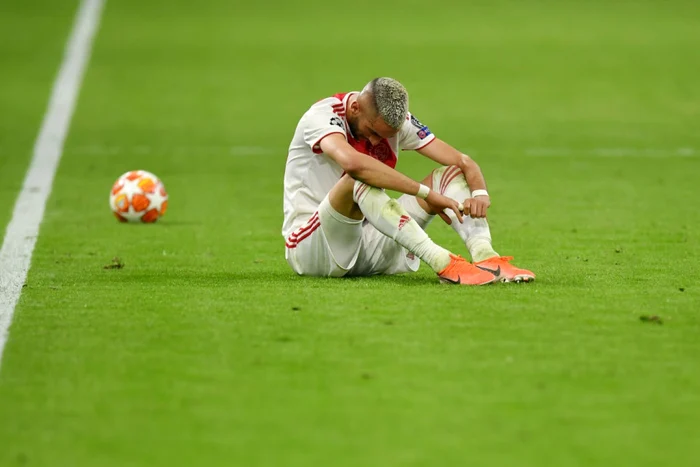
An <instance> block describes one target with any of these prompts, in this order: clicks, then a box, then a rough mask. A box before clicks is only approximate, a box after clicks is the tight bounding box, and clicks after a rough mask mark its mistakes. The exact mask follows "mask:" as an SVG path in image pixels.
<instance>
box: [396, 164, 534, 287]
mask: <svg viewBox="0 0 700 467" xmlns="http://www.w3.org/2000/svg"><path fill="white" fill-rule="evenodd" d="M422 183H423V184H424V185H428V186H429V187H431V188H432V189H433V190H435V191H438V192H439V193H441V194H443V195H445V196H448V197H450V198H452V199H455V200H457V201H463V200H466V199H469V198H471V191H470V190H469V186H468V185H467V181H466V180H465V178H464V175H463V174H462V171H461V170H460V168H459V167H456V166H447V167H440V168H438V169H435V170H434V171H433V172H432V173H431V174H430V175H428V176H427V177H426V178H425V180H423V182H422ZM412 199H413V201H411V200H407V202H404V203H403V204H404V205H405V206H406V210H407V211H408V212H409V214H411V215H413V216H414V217H416V218H420V217H421V216H422V218H423V219H426V220H424V222H425V223H426V225H427V223H428V222H430V220H429V219H431V218H432V217H434V215H435V213H433V212H432V211H431V210H430V208H429V207H428V205H427V204H426V203H425V201H423V200H422V199H417V198H415V197H412ZM446 214H447V215H448V216H449V217H450V220H452V224H451V227H452V229H454V231H455V232H457V234H458V235H459V236H460V237H461V238H462V241H464V244H465V245H466V247H467V250H469V254H470V255H471V257H472V261H474V263H475V264H477V265H480V266H482V267H490V266H493V268H499V267H500V270H501V271H502V277H501V278H502V280H506V281H521V280H522V281H529V280H532V279H534V278H535V275H534V274H533V273H532V272H530V271H528V270H525V269H519V268H516V267H514V266H512V265H510V264H508V263H509V261H510V260H511V259H512V258H511V257H501V256H499V254H498V253H496V251H495V250H494V249H493V246H491V231H490V230H489V224H488V222H487V221H486V219H474V218H471V217H469V216H464V222H463V223H461V224H460V222H459V221H458V220H457V216H455V215H454V213H453V212H451V211H448V212H447V213H446ZM490 263H493V264H490Z"/></svg>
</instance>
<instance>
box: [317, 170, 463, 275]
mask: <svg viewBox="0 0 700 467" xmlns="http://www.w3.org/2000/svg"><path fill="white" fill-rule="evenodd" d="M328 200H329V201H330V205H331V206H332V207H333V209H334V210H335V211H337V212H338V213H340V214H341V215H343V216H346V217H348V218H350V219H357V220H361V219H364V218H367V221H368V222H369V223H370V224H372V225H373V226H374V227H375V228H376V229H377V230H379V231H380V232H381V233H383V234H384V235H386V236H387V237H390V238H392V239H394V240H395V241H396V242H397V243H399V244H400V245H401V246H403V247H404V248H406V249H407V250H409V251H410V252H412V253H414V254H415V255H416V256H418V257H419V258H420V259H422V260H423V261H425V262H426V263H427V264H428V265H429V266H430V267H431V268H433V270H434V271H435V272H440V271H442V270H443V269H445V268H446V267H447V265H448V264H449V263H450V252H449V251H447V250H446V249H444V248H442V247H441V246H438V245H436V244H435V243H434V242H433V241H432V240H431V239H430V237H428V234H426V233H425V231H424V230H423V229H421V228H420V226H419V225H418V224H417V223H416V222H415V221H414V220H413V219H411V217H410V216H409V215H408V213H406V211H405V210H404V209H403V208H402V207H401V205H400V204H399V203H398V202H397V201H396V200H394V199H391V198H390V197H389V195H387V194H386V193H384V191H383V190H380V189H378V188H374V187H371V186H369V185H366V184H364V183H362V182H358V181H356V180H354V179H352V178H351V177H350V176H349V175H345V176H343V178H342V179H341V180H340V181H339V182H338V183H337V184H336V185H335V186H334V187H333V189H332V190H331V191H330V193H328Z"/></svg>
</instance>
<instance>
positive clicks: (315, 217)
mask: <svg viewBox="0 0 700 467" xmlns="http://www.w3.org/2000/svg"><path fill="white" fill-rule="evenodd" d="M317 220H318V211H316V212H315V213H314V215H313V216H311V218H310V219H309V220H308V221H306V224H304V225H302V226H301V227H299V228H298V229H296V230H295V231H294V232H292V234H291V235H290V236H289V238H288V240H294V239H296V237H298V236H299V235H301V234H302V233H304V232H305V231H307V230H309V227H311V225H312V224H313V223H314V222H316V221H317Z"/></svg>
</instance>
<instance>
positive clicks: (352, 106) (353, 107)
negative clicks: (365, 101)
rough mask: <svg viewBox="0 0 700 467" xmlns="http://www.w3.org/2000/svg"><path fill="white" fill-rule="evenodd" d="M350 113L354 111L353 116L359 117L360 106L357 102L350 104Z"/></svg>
mask: <svg viewBox="0 0 700 467" xmlns="http://www.w3.org/2000/svg"><path fill="white" fill-rule="evenodd" d="M349 110H350V111H352V113H353V115H357V114H358V113H359V112H360V104H359V103H358V102H357V101H354V102H353V103H352V104H350V109H349Z"/></svg>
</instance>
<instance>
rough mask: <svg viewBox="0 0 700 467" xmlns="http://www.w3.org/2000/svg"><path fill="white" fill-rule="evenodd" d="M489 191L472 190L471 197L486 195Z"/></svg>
mask: <svg viewBox="0 0 700 467" xmlns="http://www.w3.org/2000/svg"><path fill="white" fill-rule="evenodd" d="M488 195H489V192H488V191H486V190H474V191H472V198H476V197H477V196H488Z"/></svg>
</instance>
